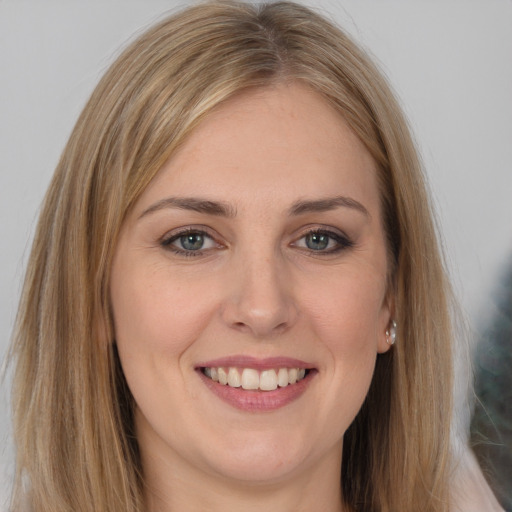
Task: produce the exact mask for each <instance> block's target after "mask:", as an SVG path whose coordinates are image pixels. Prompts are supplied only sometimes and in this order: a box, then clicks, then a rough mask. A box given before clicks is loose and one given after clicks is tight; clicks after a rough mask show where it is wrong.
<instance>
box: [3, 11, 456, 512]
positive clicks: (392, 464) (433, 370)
mask: <svg viewBox="0 0 512 512" xmlns="http://www.w3.org/2000/svg"><path fill="white" fill-rule="evenodd" d="M280 81H301V82H302V83H305V84H307V85H308V86H309V87H310V88H311V89H312V90H314V91H316V92H317V93H319V94H321V95H322V96H323V97H324V98H326V99H327V100H328V101H329V102H330V103H331V105H332V106H333V107H334V108H335V109H337V111H338V112H339V113H340V115H341V116H343V117H344V119H345V120H346V121H347V122H348V123H349V124H350V126H351V127H352V129H353V130H354V132H355V133H356V134H357V135H358V136H359V138H360V139H361V140H362V141H363V143H364V144H365V145H366V147H367V149H368V150H369V151H370V153H371V154H372V155H373V157H374V159H375V161H376V162H377V163H378V167H379V174H378V178H379V185H380V191H381V198H382V210H383V217H384V220H385V229H386V234H387V240H388V247H389V254H390V261H391V262H392V263H391V264H390V271H389V281H390V286H391V287H392V290H393V292H394V295H395V309H396V320H397V323H398V326H399V331H398V333H399V339H398V342H397V344H396V345H395V347H393V349H392V350H391V351H389V352H388V353H386V354H383V355H379V356H378V360H377V365H376V370H375V375H374V378H373V382H372V386H371V388H370V391H369V394H368V397H367V399H366V401H365V403H364V405H363V407H362V409H361V411H360V412H359V414H358V416H357V417H356V419H355V420H354V422H353V424H352V425H351V427H350V428H349V430H348V431H347V433H346V434H345V440H344V452H343V461H342V482H341V484H342V489H343V496H344V499H345V501H346V503H347V505H349V506H351V507H352V508H353V509H354V510H360V511H365V512H369V511H382V512H391V511H410V510H418V511H420V510H421V511H425V512H428V511H430V512H433V511H436V512H440V511H441V512H442V511H447V510H448V509H449V506H448V500H449V496H448V487H449V477H448V472H449V470H450V447H449V440H450V418H451V398H450V397H451V379H452V377H451V372H452V364H451V328H450V319H449V314H448V306H449V298H448V297H449V290H448V285H447V281H446V279H445V272H444V269H443V264H442V260H441V257H440V253H439V249H438V244H437V241H436V233H435V229H434V225H433V221H432V212H431V209H430V206H429V199H428V195H427V192H426V189H425V185H424V178H423V175H422V171H421V165H420V162H419V160H418V156H417V152H416V150H415V147H414V144H413V141H412V139H411V135H410V132H409V129H408V127H407V123H406V121H405V119H404V117H403V115H402V112H401V110H400V108H399V106H398V104H397V102H396V100H395V98H394V95H393V94H392V92H391V90H390V88H389V86H388V85H387V84H386V81H385V80H384V78H383V76H382V75H381V73H380V72H379V71H378V70H377V68H376V67H375V66H374V64H372V62H371V61H370V60H369V58H368V57H367V56H366V55H365V53H364V52H363V51H361V50H360V49H359V48H358V47H357V45H356V44H354V43H353V42H352V41H351V40H350V38H348V37H347V35H346V34H344V33H343V32H342V31H340V29H338V28H337V27H335V26H333V25H332V24H331V23H330V22H328V21H327V20H325V19H324V18H322V17H321V16H319V15H317V14H315V13H313V12H312V11H310V10H309V9H307V8H305V7H302V6H299V5H297V4H294V3H291V2H277V3H272V4H268V5H263V4H262V5H256V6H253V5H249V4H246V3H237V2H231V1H227V2H226V1H213V2H207V3H202V4H199V5H196V6H193V7H190V8H188V9H186V10H184V11H182V12H180V13H178V14H176V15H174V16H173V17H171V18H169V19H167V20H165V21H163V22H161V23H160V24H158V25H156V26H155V27H154V28H152V29H150V30H149V31H148V32H146V33H145V34H143V35H142V36H141V37H140V38H139V39H138V40H137V41H135V42H134V43H133V44H131V45H130V46H129V47H128V48H127V49H126V50H125V51H124V53H122V54H121V56H120V57H119V58H118V59H117V60H116V62H115V63H114V64H113V65H112V67H111V68H110V69H109V71H108V72H107V73H106V75H105V76H104V77H103V79H102V80H101V81H100V83H99V85H98V86H97V88H96V90H95V91H94V93H93V95H92V97H91V98H90V100H89V102H88V104H87V106H86V107H85V109H84V111H83V112H82V114H81V116H80V118H79V119H78V122H77V124H76V126H75V128H74V130H73V133H72V135H71V137H70V140H69V142H68V144H67V146H66V148H65V150H64V153H63V155H62V157H61V160H60V162H59V165H58V167H57V169H56V172H55V175H54V177H53V180H52V182H51V185H50V188H49V190H48V193H47V196H46V198H45V201H44V205H43V209H42V212H41V215H40V219H39V224H38V227H37V232H36V236H35V240H34V244H33V248H32V252H31V256H30V261H29V264H28V269H27V274H26V280H25V285H24V288H23V293H22V298H21V304H20V308H19V313H18V317H17V323H16V328H15V332H14V337H13V346H12V354H13V357H14V358H15V360H16V371H15V379H14V386H13V404H14V424H15V425H14V432H15V442H16V445H17V477H16V486H15V492H14V498H13V507H14V508H15V509H16V510H17V509H18V507H20V503H21V502H22V500H23V499H24V500H25V501H27V500H28V503H29V505H30V508H31V509H32V510H34V511H35V512H43V511H48V512H49V511H51V512H61V511H62V512H64V511H68V512H69V511H74V512H77V511H91V512H92V511H114V510H122V511H125V512H135V511H141V510H143V499H142V494H143V474H142V468H141V466H140V460H139V456H138V449H137V442H136V440H135V435H134V434H135V433H134V431H133V418H132V415H133V406H134V404H133V400H132V397H131V394H130V392H129V390H128V388H127V386H126V383H125V381H124V377H123V374H122V370H121V368H120V364H119V360H118V357H117V354H116V348H115V344H114V343H112V340H113V339H114V332H113V324H112V316H111V310H110V305H109V272H110V265H111V260H112V254H113V251H114V248H115V246H116V240H117V236H118V233H119V229H120V226H121V224H122V222H123V219H124V217H125V215H126V213H127V211H129V210H130V208H131V206H132V205H133V204H134V202H135V201H136V200H137V198H138V197H139V195H140V194H141V192H142V191H143V190H144V189H145V188H146V186H147V185H148V183H149V182H150V181H151V180H152V179H153V177H154V176H155V175H156V173H157V172H158V171H159V169H160V168H161V167H162V165H163V163H164V162H165V161H166V160H168V158H169V157H170V155H171V154H172V153H173V152H174V151H176V148H178V147H179V146H180V144H182V143H183V141H184V140H185V139H186V137H187V135H188V134H190V132H191V131H192V130H193V129H194V127H195V126H197V124H198V123H200V122H201V120H202V119H203V118H204V117H205V116H206V115H208V113H209V112H211V111H212V109H214V108H215V107H216V106H217V105H219V104H220V103H222V102H224V101H226V100H227V99H229V98H230V97H232V96H233V95H235V94H237V93H239V92H241V91H243V90H245V89H248V88H254V87H265V86H268V85H269V84H272V83H276V82H280Z"/></svg>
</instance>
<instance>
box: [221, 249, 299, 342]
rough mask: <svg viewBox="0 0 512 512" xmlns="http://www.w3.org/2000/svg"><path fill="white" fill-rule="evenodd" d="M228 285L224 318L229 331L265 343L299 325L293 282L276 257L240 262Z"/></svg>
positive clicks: (233, 271) (249, 259)
mask: <svg viewBox="0 0 512 512" xmlns="http://www.w3.org/2000/svg"><path fill="white" fill-rule="evenodd" d="M229 282H230V285H229V286H228V287H227V288H228V290H229V292H228V295H227V297H226V300H225V301H224V304H223V307H222V318H223V321H224V322H225V323H226V324H227V325H228V326H229V327H230V328H232V329H235V330H238V331H240V332H244V333H249V334H251V335H252V336H254V337H256V338H259V339H262V338H266V337H272V336H275V335H277V334H281V333H283V332H285V331H287V330H288V329H290V327H292V326H293V325H294V324H295V322H296V321H297V317H298V308H297V304H296V300H295V298H294V293H293V280H292V279H291V278H290V274H289V272H287V269H286V268H285V265H284V264H283V262H281V261H280V260H279V258H278V257H277V256H274V257H266V258H258V257H250V258H245V259H241V261H240V264H239V265H237V268H236V269H232V272H231V274H230V277H229Z"/></svg>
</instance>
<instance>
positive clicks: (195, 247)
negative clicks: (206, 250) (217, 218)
mask: <svg viewBox="0 0 512 512" xmlns="http://www.w3.org/2000/svg"><path fill="white" fill-rule="evenodd" d="M177 241H178V242H179V244H180V245H181V247H182V248H183V249H185V250H186V251H199V250H200V249H202V248H203V245H204V235H203V234H201V233H189V234H188V235H182V236H180V237H179V238H178V240H177Z"/></svg>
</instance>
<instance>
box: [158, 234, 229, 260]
mask: <svg viewBox="0 0 512 512" xmlns="http://www.w3.org/2000/svg"><path fill="white" fill-rule="evenodd" d="M187 235H199V236H202V237H204V238H205V239H209V240H211V241H212V242H213V243H214V244H215V245H217V246H218V247H220V244H218V243H217V242H216V241H215V239H214V238H213V236H212V235H211V234H210V233H208V232H207V231H205V230H204V229H200V228H194V227H188V228H185V229H182V230H180V231H178V232H176V233H173V234H172V235H170V236H166V237H164V238H163V239H162V240H161V241H160V245H161V246H162V247H163V248H164V249H166V250H170V251H172V252H173V253H174V254H177V255H178V256H184V257H186V258H193V257H196V256H203V255H204V253H205V251H204V250H196V251H190V250H187V249H180V248H178V247H175V246H173V245H172V244H173V243H174V242H175V241H177V240H179V239H180V238H181V237H184V236H187ZM206 250H209V249H206Z"/></svg>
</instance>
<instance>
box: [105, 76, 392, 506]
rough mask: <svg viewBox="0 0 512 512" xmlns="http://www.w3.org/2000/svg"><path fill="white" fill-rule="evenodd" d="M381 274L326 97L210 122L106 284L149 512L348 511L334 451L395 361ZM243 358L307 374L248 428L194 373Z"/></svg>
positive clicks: (286, 99) (372, 224)
mask: <svg viewBox="0 0 512 512" xmlns="http://www.w3.org/2000/svg"><path fill="white" fill-rule="evenodd" d="M197 210H199V211H197ZM387 273H388V262H387V251H386V243H385V235H384V230H383V225H382V216H381V211H380V197H379V189H378V186H377V178H376V164H375V162H374V161H373V159H372V158H371V156H370V154H369V153H368V151H367V150H366V149H365V147H364V146H363V145H362V143H361V142H360V141H359V139H358V138H357V137H356V136H355V135H354V133H353V132H352V131H351V130H350V129H349V127H348V126H347V124H346V123H345V122H344V120H343V119H342V117H341V116H340V115H339V114H338V113H337V112H335V111H334V110H333V109H332V108H331V107H330V106H329V105H328V104H327V103H326V101H325V100H324V99H323V98H322V97H320V96H319V95H318V94H316V93H314V92H312V91H311V90H309V89H308V88H307V87H306V86H303V85H300V84H298V83H292V84H280V85H276V86H273V87H268V88H264V89H259V90H253V91H250V92H245V93H243V94H241V95H239V96H237V97H236V98H233V99H231V100H229V101H228V102H226V103H225V104H223V105H222V106H220V107H218V108H217V109H216V110H215V111H214V112H212V113H211V114H210V115H209V116H208V117H207V118H206V119H205V120H204V121H203V122H202V123H201V124H200V125H199V127H198V128H197V129H196V130H195V131H194V132H193V133H192V135H191V136H190V137H189V138H188V140H187V141H186V143H185V144H184V145H183V146H182V148H181V149H180V150H179V152H177V153H175V154H174V155H173V157H172V158H171V159H170V160H169V161H168V162H167V164H166V165H165V166H164V167H163V168H162V169H161V171H160V172H159V174H158V175H157V176H156V177H155V179H154V180H153V181H152V182H151V183H150V185H149V186H148V188H147V189H146V190H145V191H144V193H143V194H142V195H141V197H140V198H139V200H138V201H137V203H136V204H135V206H134V208H133V210H132V211H131V212H130V213H129V215H128V217H127V219H126V221H125V223H124V225H123V227H122V230H121V234H120V239H119V242H118V246H117V248H116V253H115V258H114V262H113V268H112V280H111V300H112V305H113V312H114V321H115V331H116V341H117V344H118V349H119V354H120V358H121V363H122V367H123V370H124V373H125V375H126V379H127V382H128V385H129V387H130V389H131V391H132V393H133V396H134V398H135V401H136V404H137V406H136V430H137V436H138V440H139V444H140V449H141V456H142V464H143V471H144V476H145V481H146V485H147V489H146V496H147V502H148V510H149V511H151V512H156V511H158V512H165V511H170V510H174V511H175V510H180V511H181V512H186V511H199V510H201V511H203V510H209V511H212V512H213V511H221V510H222V511H226V510H244V511H253V510H254V511H256V510H257V511H258V512H259V511H260V510H276V511H290V512H291V511H294V512H296V511H311V510H322V511H325V512H329V511H341V510H344V508H343V504H342V496H341V489H340V464H341V455H342V448H343V434H344V432H345V431H346V429H347V428H348V426H349V425H350V423H351V422H352V420H353V419H354V417H355V416H356V414H357V412H358V410H359V408H360V407H361V405H362V403H363V400H364V398H365V396H366V394H367V391H368V388H369V385H370V381H371V378H372V375H373V371H374V365H375V360H376V357H377V354H378V353H382V352H385V351H387V350H388V349H389V345H388V344H387V343H386V336H385V331H386V329H387V328H388V326H389V324H390V320H391V317H392V305H393V303H392V298H391V297H390V294H389V293H388V290H387ZM239 354H243V355H249V356H253V357H257V358H265V357H279V356H283V357H293V358H297V359H301V360H304V361H307V362H308V363H310V364H311V365H312V366H314V367H315V368H316V371H317V373H316V374H315V375H314V378H313V379H311V381H310V383H309V385H308V387H307V389H306V391H305V392H304V394H303V395H301V396H300V397H299V398H298V399H296V400H295V401H293V402H291V403H289V404H287V405H286V406H284V407H281V408H279V409H277V410H274V411H263V412H257V411H243V410H240V409H237V408H235V407H233V406H231V405H229V404H227V403H226V402H224V401H222V400H221V399H219V398H218V397H217V396H215V395H214V394H213V393H212V392H211V391H210V389H209V388H208V386H206V385H205V383H204V379H202V378H201V377H200V375H199V374H198V371H197V369H196V366H197V364H198V363H199V362H201V361H208V360H213V359H218V358H222V357H228V356H233V355H239Z"/></svg>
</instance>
